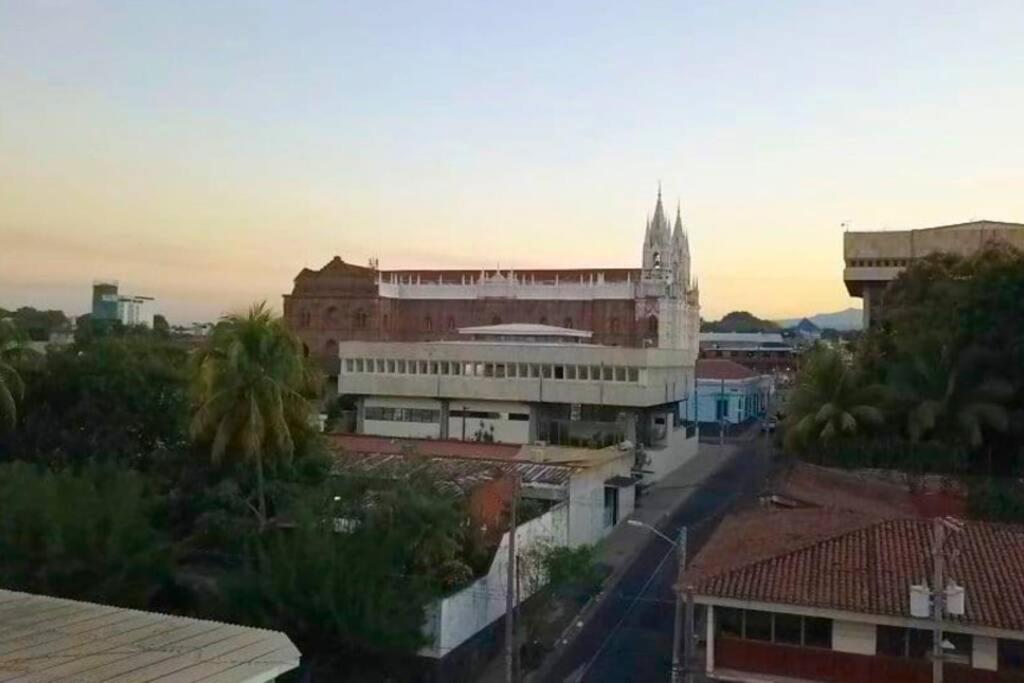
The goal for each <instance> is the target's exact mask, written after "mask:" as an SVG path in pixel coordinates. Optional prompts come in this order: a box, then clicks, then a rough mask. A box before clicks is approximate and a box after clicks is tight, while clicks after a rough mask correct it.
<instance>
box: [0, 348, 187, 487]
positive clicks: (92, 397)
mask: <svg viewBox="0 0 1024 683" xmlns="http://www.w3.org/2000/svg"><path fill="white" fill-rule="evenodd" d="M185 364H186V352H185V350H184V349H181V348H179V347H177V346H174V345H172V344H170V343H168V342H160V341H157V340H154V339H153V338H151V337H148V336H124V337H114V336H107V337H100V338H94V339H92V340H91V341H90V342H88V343H83V344H75V345H72V346H69V347H67V348H63V349H51V350H49V351H48V352H47V355H46V358H45V362H43V363H39V364H33V365H26V364H24V363H23V364H22V365H21V368H22V374H23V376H24V378H25V380H26V384H27V390H26V394H25V402H24V409H23V419H22V426H21V429H20V430H18V433H17V434H15V435H14V436H13V437H12V438H11V443H10V451H11V452H12V453H16V454H19V455H20V456H21V457H24V458H31V459H37V460H43V461H46V462H50V463H52V464H61V463H68V462H80V461H83V460H85V459H89V458H93V457H101V458H108V459H118V460H122V461H124V462H127V463H130V464H132V465H135V466H141V467H146V466H148V465H149V464H150V462H151V455H152V454H153V453H154V452H155V451H158V450H160V449H162V448H167V447H172V446H175V445H178V444H183V443H184V441H185V439H186V436H187V434H186V424H187V423H186V406H187V400H188V397H187V385H186V374H185V372H184V366H185Z"/></svg>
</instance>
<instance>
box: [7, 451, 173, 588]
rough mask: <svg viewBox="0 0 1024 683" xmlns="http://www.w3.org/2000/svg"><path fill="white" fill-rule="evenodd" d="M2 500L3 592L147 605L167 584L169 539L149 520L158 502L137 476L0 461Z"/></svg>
mask: <svg viewBox="0 0 1024 683" xmlns="http://www.w3.org/2000/svg"><path fill="white" fill-rule="evenodd" d="M0 500H2V501H3V513H2V514H0V585H3V586H4V587H5V588H11V589H15V590H22V591H29V592H35V593H44V594H47V595H58V596H64V597H72V598H76V599H81V600H92V601H96V602H102V603H110V604H116V605H122V606H130V607H145V606H146V605H147V604H148V603H149V601H150V599H151V598H152V597H153V596H154V594H155V593H156V592H157V591H158V590H160V589H161V588H162V587H163V586H164V585H166V583H167V582H168V581H169V579H170V566H171V565H170V561H171V557H170V549H169V544H168V540H167V538H166V537H165V535H164V534H163V533H162V532H161V531H160V530H159V529H158V528H157V527H155V526H154V525H153V523H152V521H151V520H152V517H153V514H154V511H155V510H156V507H157V505H158V504H159V501H158V499H157V498H156V497H155V496H153V493H152V491H149V490H148V489H147V486H146V482H145V480H144V479H143V477H142V476H140V475H139V474H137V473H135V472H132V471H128V470H123V469H119V468H117V467H114V466H111V465H106V466H93V465H90V466H86V467H83V468H82V469H81V470H80V471H78V472H73V471H71V470H63V471H60V472H56V473H54V472H50V471H47V470H45V469H41V468H39V467H37V466H34V465H29V464H27V463H8V464H3V465H0Z"/></svg>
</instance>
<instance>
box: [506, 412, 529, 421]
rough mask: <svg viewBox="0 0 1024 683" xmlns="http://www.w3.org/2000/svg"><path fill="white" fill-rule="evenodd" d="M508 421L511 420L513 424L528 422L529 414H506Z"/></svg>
mask: <svg viewBox="0 0 1024 683" xmlns="http://www.w3.org/2000/svg"><path fill="white" fill-rule="evenodd" d="M508 419H509V420H512V421H513V422H529V421H530V414H529V413H509V414H508Z"/></svg>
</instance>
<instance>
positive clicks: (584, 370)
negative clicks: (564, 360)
mask: <svg viewBox="0 0 1024 683" xmlns="http://www.w3.org/2000/svg"><path fill="white" fill-rule="evenodd" d="M579 378H580V379H590V366H589V365H581V366H580V368H579Z"/></svg>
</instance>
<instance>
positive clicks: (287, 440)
mask: <svg viewBox="0 0 1024 683" xmlns="http://www.w3.org/2000/svg"><path fill="white" fill-rule="evenodd" d="M316 385H317V380H316V374H315V372H314V371H313V369H312V366H311V365H310V364H309V363H308V361H307V359H306V358H305V357H304V354H303V350H302V343H301V342H300V341H299V340H298V338H297V337H295V335H293V334H292V333H291V332H290V331H289V330H288V329H287V328H286V327H285V325H284V322H283V321H282V320H281V319H280V318H276V317H274V316H273V315H272V314H271V312H270V311H269V310H268V309H267V306H266V304H265V303H259V304H255V305H253V306H252V307H251V308H250V309H249V311H248V313H246V314H234V315H229V316H226V317H224V318H222V319H221V321H220V322H219V323H218V324H217V326H216V328H214V331H213V332H212V334H211V337H210V339H209V341H208V342H207V343H206V344H205V345H204V346H203V348H201V349H200V350H199V351H198V352H197V354H196V356H195V358H194V390H195V394H196V408H195V413H194V415H193V418H192V434H193V436H194V437H196V438H198V439H202V440H208V441H209V442H210V456H211V458H212V459H213V461H214V462H215V463H217V462H220V461H221V460H223V459H224V458H225V456H233V457H238V458H241V459H242V460H244V461H247V462H249V463H251V464H252V465H253V466H254V467H255V470H256V488H257V492H256V493H257V504H258V508H257V509H256V514H257V517H258V519H259V524H260V529H261V530H262V529H263V528H264V527H265V526H266V522H267V501H266V494H265V492H264V483H263V469H264V460H267V459H270V458H274V459H282V460H288V459H290V458H291V457H292V455H293V454H294V451H295V441H294V438H293V437H294V436H295V433H296V432H297V431H298V430H304V429H308V428H309V419H310V404H309V401H308V400H307V396H310V395H312V394H313V393H315V390H316V389H317V386H316Z"/></svg>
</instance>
